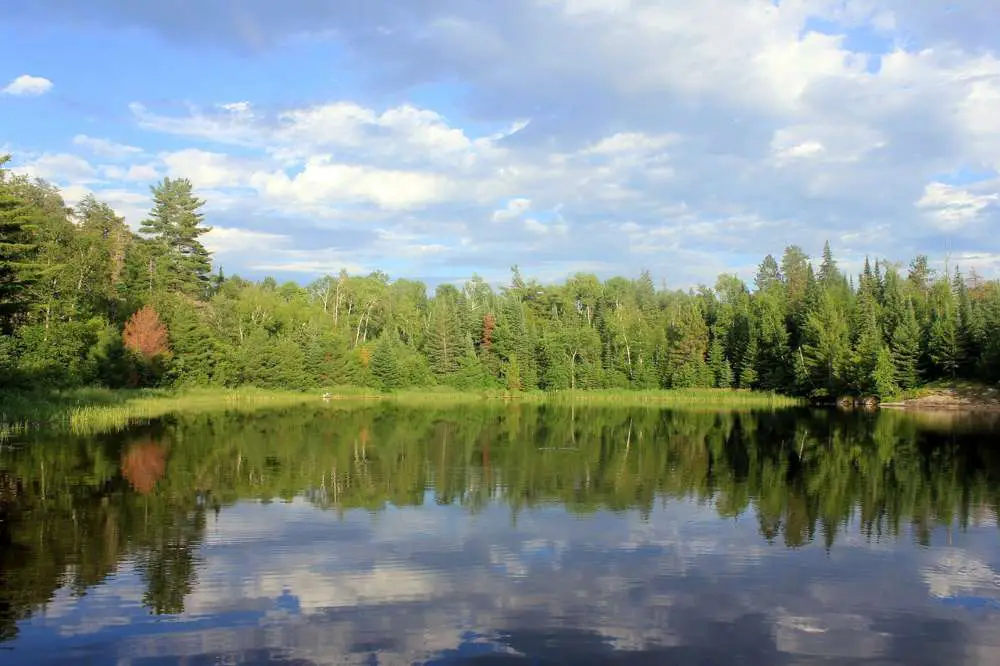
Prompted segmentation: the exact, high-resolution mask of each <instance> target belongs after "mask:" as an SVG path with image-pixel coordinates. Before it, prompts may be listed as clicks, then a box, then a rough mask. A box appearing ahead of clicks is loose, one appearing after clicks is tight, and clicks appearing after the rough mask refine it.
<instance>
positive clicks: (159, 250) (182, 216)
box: [139, 178, 212, 297]
mask: <svg viewBox="0 0 1000 666" xmlns="http://www.w3.org/2000/svg"><path fill="white" fill-rule="evenodd" d="M150 190H151V191H152V193H153V208H152V210H150V212H149V217H148V218H146V219H145V220H143V221H142V225H141V226H140V228H139V230H140V231H141V232H142V233H144V234H146V235H148V236H150V237H151V238H152V239H153V241H154V247H155V251H154V253H153V256H152V257H151V266H150V280H151V283H152V284H154V285H158V286H161V287H163V288H166V289H168V290H170V291H178V292H181V293H185V294H187V295H189V296H195V297H204V296H206V295H207V292H208V288H209V285H210V280H209V278H210V275H211V272H212V260H211V254H210V253H209V252H208V250H206V249H205V246H204V245H202V243H201V241H200V240H198V239H199V238H200V237H201V236H202V235H204V234H205V233H208V232H209V231H211V230H212V228H211V227H208V226H205V225H204V224H203V221H204V215H203V214H202V213H201V212H200V210H201V207H202V206H203V205H204V204H205V202H204V201H203V200H201V199H198V198H197V197H196V196H195V195H194V191H193V186H192V185H191V181H189V180H188V179H186V178H180V179H170V178H164V179H163V180H162V181H161V182H160V183H159V184H158V185H156V186H153V187H151V188H150Z"/></svg>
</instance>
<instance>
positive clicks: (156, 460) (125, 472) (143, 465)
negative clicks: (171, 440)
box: [122, 440, 167, 495]
mask: <svg viewBox="0 0 1000 666" xmlns="http://www.w3.org/2000/svg"><path fill="white" fill-rule="evenodd" d="M166 468H167V453H166V451H165V450H164V449H163V447H162V446H160V445H159V444H157V443H156V442H154V441H152V440H146V441H137V442H133V443H132V444H129V445H128V448H127V449H125V453H124V455H123V456H122V476H124V477H125V478H126V479H127V480H128V482H129V483H130V484H132V487H133V488H135V490H136V491H137V492H138V493H139V494H141V495H148V494H149V493H150V492H152V490H153V487H154V486H156V482H157V481H159V480H160V478H161V477H162V476H163V473H164V472H165V471H166Z"/></svg>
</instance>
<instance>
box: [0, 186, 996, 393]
mask: <svg viewBox="0 0 1000 666" xmlns="http://www.w3.org/2000/svg"><path fill="white" fill-rule="evenodd" d="M152 198H153V202H152V203H153V205H152V210H151V211H150V214H149V217H148V218H147V219H146V220H144V221H143V222H142V235H136V234H133V233H131V232H130V231H129V228H128V226H127V225H126V223H125V221H124V220H123V219H122V218H120V217H119V216H117V215H116V214H115V213H114V210H113V209H112V208H111V207H110V206H108V205H107V204H105V203H103V202H100V201H98V200H97V199H96V198H95V197H93V196H90V197H86V198H84V199H83V200H82V201H81V202H80V203H79V204H78V205H77V206H76V207H75V208H74V209H73V210H69V209H67V208H66V206H65V204H64V203H63V201H62V198H61V196H60V194H59V192H58V190H56V189H55V188H54V187H52V186H50V185H48V184H46V183H44V182H42V181H35V182H30V181H28V180H27V179H24V178H20V177H13V176H11V175H10V174H9V173H8V172H5V171H3V170H2V169H0V296H2V298H0V328H2V330H3V332H2V333H0V370H2V372H0V384H2V385H3V386H8V387H12V386H17V385H21V386H32V387H40V388H41V387H46V386H48V387H73V386H83V385H87V384H99V385H103V386H121V385H122V384H123V383H126V384H130V385H133V386H139V385H142V386H175V387H197V386H214V387H222V386H226V387H234V386H240V385H244V384H250V385H257V386H262V387H269V388H290V389H295V390H304V389H314V388H320V387H332V386H346V385H352V386H358V387H360V386H369V387H377V388H386V389H392V390H398V389H401V388H406V387H414V386H426V387H430V386H443V387H450V388H453V389H459V390H471V389H478V388H486V389H489V388H506V389H509V390H513V391H526V392H531V391H534V390H537V389H543V390H546V391H560V390H569V391H573V390H577V389H587V390H596V389H614V390H618V389H623V390H624V389H628V390H651V389H658V388H671V387H673V388H679V387H692V388H694V387H719V388H730V387H740V388H752V389H763V390H767V391H781V392H785V393H801V394H816V395H836V394H839V393H841V392H854V393H857V392H876V391H880V390H881V389H880V388H879V386H882V387H883V388H884V387H885V386H887V383H886V376H885V375H884V371H886V369H887V368H888V367H889V366H890V365H891V366H892V368H893V376H892V383H894V384H895V385H896V386H898V387H899V388H900V389H911V388H913V387H915V386H917V385H918V384H919V383H920V382H921V381H922V380H936V379H957V378H961V377H968V378H972V377H977V378H982V379H987V380H991V381H1000V342H998V338H1000V332H998V331H1000V283H998V282H996V281H993V282H986V281H984V280H981V279H980V278H978V277H977V276H975V274H972V275H971V276H970V277H969V278H965V277H963V276H962V274H961V273H959V272H957V271H956V273H955V275H954V276H953V277H950V278H949V276H947V275H942V276H937V275H936V274H935V273H934V271H933V270H932V269H931V268H930V263H929V260H928V259H927V258H926V257H918V258H917V259H915V260H914V261H913V263H912V264H911V265H910V269H909V271H908V273H907V276H906V277H905V278H903V277H902V276H901V275H900V274H899V272H898V271H897V270H896V269H895V268H894V267H893V266H892V265H889V264H886V263H885V262H881V261H875V262H874V264H872V263H871V262H869V261H867V260H866V262H865V267H864V269H863V270H862V271H861V273H860V274H859V275H858V276H856V280H855V279H854V278H852V277H849V276H847V275H845V274H844V273H843V272H842V271H841V269H840V268H838V265H837V260H836V258H835V257H834V255H833V251H832V249H831V248H830V246H829V244H826V245H825V247H824V248H823V253H822V258H821V260H820V262H819V267H818V271H814V270H813V266H812V264H811V263H810V259H809V256H808V255H807V254H806V253H805V252H804V251H803V250H802V249H801V248H799V247H797V246H790V247H788V248H785V250H784V252H783V254H782V255H781V260H780V262H779V261H778V260H777V259H776V258H775V256H774V255H768V256H767V257H765V258H764V260H763V261H762V262H761V264H760V266H759V269H758V271H757V275H756V276H755V280H754V285H753V286H754V289H752V290H751V289H750V288H748V286H747V284H746V283H745V282H744V281H743V280H742V279H741V278H739V277H738V276H736V275H722V276H720V277H719V278H718V280H717V281H716V283H715V285H714V287H711V288H710V287H708V286H704V285H703V286H699V287H698V288H697V289H695V290H691V291H688V292H683V291H670V290H666V289H661V290H657V288H656V286H655V283H654V282H653V279H652V276H651V275H650V273H649V272H648V271H643V272H642V273H641V274H640V275H639V276H638V277H637V278H635V279H628V278H624V277H613V278H610V279H608V280H605V281H603V282H602V281H601V280H600V279H598V278H597V277H596V276H594V275H589V274H577V275H573V276H571V277H570V278H569V279H568V280H567V281H566V282H565V283H564V284H553V285H542V284H540V283H539V282H538V281H536V280H533V279H530V278H526V277H525V276H523V275H522V274H521V272H520V270H519V269H517V268H516V267H514V268H513V269H512V271H511V279H510V283H509V284H508V285H505V286H502V287H501V288H500V289H498V290H496V291H494V289H493V288H491V287H490V286H489V285H487V284H486V283H485V282H484V281H483V280H482V279H480V278H478V277H476V276H473V277H472V279H470V280H469V281H468V282H467V283H466V284H464V285H462V286H461V287H458V286H455V285H450V284H445V285H440V286H438V287H437V288H436V289H435V291H434V293H433V296H429V295H428V293H427V290H426V288H425V285H423V284H422V283H420V282H417V281H413V280H406V279H396V280H392V279H390V278H389V276H388V275H386V274H385V273H382V272H380V271H376V272H373V273H371V274H368V275H350V274H348V273H347V272H346V271H341V272H340V273H339V274H337V275H336V276H334V275H330V276H325V277H322V278H320V279H317V280H316V281H314V282H313V283H311V284H309V285H308V286H301V285H299V284H296V283H294V282H287V283H284V284H279V283H278V282H277V281H276V280H274V279H273V278H264V279H263V280H260V281H259V282H253V281H249V280H244V279H241V278H240V277H238V276H234V275H230V276H228V277H227V276H225V275H223V274H222V271H221V269H220V270H219V271H218V272H217V273H216V274H214V275H213V274H212V272H211V269H212V267H211V261H210V257H209V254H208V253H207V252H206V251H205V249H204V247H203V246H202V245H201V241H200V238H201V236H202V235H203V234H204V233H205V232H207V231H208V230H209V229H210V227H209V226H207V225H206V224H205V219H204V216H203V214H202V212H201V210H202V207H203V204H204V202H203V201H202V200H201V199H199V198H198V197H197V196H196V195H195V193H194V190H193V188H192V186H191V183H190V181H188V180H186V179H183V178H180V179H170V178H167V179H164V180H163V181H161V182H160V183H158V184H157V185H156V186H155V187H153V188H152ZM853 284H856V285H857V288H856V289H854V288H853V287H852V285H853ZM4 290H6V291H4ZM147 307H151V308H152V309H153V310H155V311H156V312H157V313H159V316H160V317H161V318H162V321H163V323H165V324H166V327H165V330H166V331H167V332H168V333H169V335H168V336H167V337H169V340H163V342H164V350H165V351H169V353H164V354H160V355H158V356H157V358H156V359H155V361H154V360H153V359H152V358H151V357H150V358H146V357H147V356H149V355H148V354H142V353H132V352H131V351H128V350H130V349H132V348H133V347H134V346H135V345H136V344H138V343H137V342H136V340H137V339H138V338H137V337H136V335H135V331H132V332H131V333H130V332H128V331H125V330H123V329H124V327H125V326H126V324H127V322H128V321H130V320H131V318H132V317H133V314H134V313H136V312H142V311H145V310H146V309H147ZM140 337H141V336H140ZM122 340H124V343H125V345H124V346H125V347H126V348H127V349H126V350H123V349H122V345H121V343H122ZM886 348H887V350H888V354H889V363H886V359H885V358H884V356H885V354H884V353H883V351H884V350H885V349H886ZM880 372H882V375H880V374H879V373H880ZM123 376H125V377H126V379H125V380H123Z"/></svg>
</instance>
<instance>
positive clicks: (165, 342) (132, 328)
mask: <svg viewBox="0 0 1000 666" xmlns="http://www.w3.org/2000/svg"><path fill="white" fill-rule="evenodd" d="M122 341H123V342H124V343H125V348H126V349H128V350H130V351H132V352H133V353H135V354H136V355H137V356H139V357H140V358H142V359H143V360H145V361H152V360H154V359H156V358H159V357H167V356H169V355H170V339H169V337H168V334H167V327H166V326H164V325H163V322H162V321H160V315H158V314H157V313H156V310H154V309H153V308H152V306H149V305H146V306H143V307H142V308H141V309H139V310H137V311H136V312H135V314H133V315H132V316H131V317H129V320H128V321H127V322H125V330H124V331H123V332H122Z"/></svg>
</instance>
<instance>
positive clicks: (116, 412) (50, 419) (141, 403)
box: [0, 386, 802, 440]
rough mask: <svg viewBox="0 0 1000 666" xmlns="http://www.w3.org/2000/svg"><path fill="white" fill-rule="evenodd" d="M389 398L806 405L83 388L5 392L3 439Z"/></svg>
mask: <svg viewBox="0 0 1000 666" xmlns="http://www.w3.org/2000/svg"><path fill="white" fill-rule="evenodd" d="M321 398H322V399H324V400H326V401H337V402H338V403H339V404H340V405H341V406H343V407H350V406H351V404H352V403H363V402H368V401H371V400H385V401H390V402H394V403H399V404H404V405H413V406H420V405H461V404H468V403H484V402H492V403H497V402H504V403H508V402H518V403H531V404H551V405H594V406H600V405H604V406H611V405H617V406H623V407H629V406H649V407H670V408H685V409H713V410H733V409H740V410H749V409H781V408H786V407H795V406H798V405H801V404H802V401H801V400H799V399H797V398H790V397H787V396H782V395H778V394H775V393H765V392H750V391H736V390H722V389H690V390H675V391H655V390H651V391H628V390H595V391H581V390H577V391H552V392H548V393H545V392H541V391H533V392H526V393H511V392H508V391H501V390H493V391H483V390H481V391H456V390H454V389H447V388H441V387H438V388H430V389H420V390H414V389H411V390H404V391H397V392H388V393H384V392H379V391H376V390H373V389H365V388H359V387H352V386H346V387H340V386H339V387H333V388H331V389H329V390H327V391H308V392H303V391H276V390H265V389H257V388H239V389H209V388H199V389H188V390H183V391H179V392H173V391H168V390H162V389H143V390H117V391H115V390H108V389H80V390H74V391H54V392H51V393H38V394H3V395H0V440H5V439H8V438H10V437H13V436H16V435H21V434H23V433H25V432H27V431H29V430H32V429H35V428H42V427H53V428H56V429H60V430H68V431H70V432H72V433H74V434H80V435H88V434H96V433H100V432H109V431H117V430H123V429H125V428H127V427H129V426H131V425H133V424H136V423H142V422H148V421H151V420H154V419H157V418H161V417H164V416H166V415H168V414H172V413H181V412H183V413H199V412H213V411H238V412H247V413H249V412H253V411H255V410H259V409H267V408H275V407H289V406H296V405H303V404H322V403H321Z"/></svg>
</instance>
